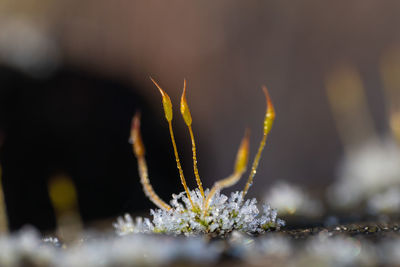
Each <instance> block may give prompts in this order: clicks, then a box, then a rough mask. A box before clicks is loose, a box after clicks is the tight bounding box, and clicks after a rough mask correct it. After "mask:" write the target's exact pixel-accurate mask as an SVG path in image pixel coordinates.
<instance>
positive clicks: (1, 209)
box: [0, 141, 8, 234]
mask: <svg viewBox="0 0 400 267" xmlns="http://www.w3.org/2000/svg"><path fill="white" fill-rule="evenodd" d="M0 142H1V141H0ZM0 148H1V143H0ZM1 177H2V169H1V166H0V183H1V180H2V178H1ZM7 230H8V226H7V214H6V205H5V203H4V192H3V187H2V186H1V184H0V234H2V233H6V232H7Z"/></svg>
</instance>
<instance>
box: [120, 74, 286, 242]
mask: <svg viewBox="0 0 400 267" xmlns="http://www.w3.org/2000/svg"><path fill="white" fill-rule="evenodd" d="M151 80H152V81H153V83H154V84H155V85H156V87H157V88H158V89H159V91H160V93H161V96H162V104H163V107H164V114H165V118H166V120H167V122H168V127H169V133H170V137H171V142H172V146H173V150H174V156H175V160H176V165H177V168H178V172H179V178H180V180H181V183H182V186H183V188H184V190H185V191H183V192H181V193H179V194H178V195H173V196H172V200H171V201H170V204H167V203H166V202H164V201H163V200H162V199H161V198H160V197H159V196H158V195H157V194H156V192H155V191H154V189H153V187H152V186H151V184H150V180H149V174H148V168H147V164H146V159H145V148H144V143H143V141H142V136H141V133H140V114H139V113H137V114H136V115H135V116H134V117H133V120H132V128H131V141H132V145H133V152H134V154H135V157H136V159H137V162H138V169H139V176H140V182H141V184H142V186H143V191H144V193H145V194H146V196H147V197H148V198H149V199H150V200H151V201H152V202H153V203H154V204H155V205H156V206H157V207H158V208H159V209H156V210H151V215H152V216H153V219H152V221H150V220H149V219H143V218H136V219H135V221H134V220H133V219H132V217H131V216H130V215H128V214H127V215H125V217H124V218H118V220H117V222H116V223H114V227H115V229H116V231H117V233H118V234H119V235H125V234H128V233H166V234H173V235H181V234H184V235H199V234H211V235H212V236H224V235H226V234H228V233H230V232H232V231H234V230H238V231H241V232H245V233H251V234H257V233H263V232H265V231H267V230H270V229H279V227H281V226H282V225H283V224H284V222H283V221H282V220H280V219H277V217H276V216H277V212H276V210H273V209H271V208H270V207H269V205H264V206H263V207H262V212H261V213H260V211H259V210H258V208H257V205H256V204H257V200H256V199H247V200H245V196H246V194H247V192H248V190H249V188H250V186H251V185H252V184H253V179H254V176H255V174H256V170H257V167H258V165H259V163H260V158H261V153H262V151H263V149H264V147H265V144H266V140H267V136H268V133H269V132H270V131H271V128H272V124H273V122H274V120H275V109H274V107H273V105H272V101H271V99H270V96H269V93H268V90H267V88H266V87H263V90H264V94H265V99H266V103H267V110H266V113H265V117H264V127H263V137H262V139H261V142H260V144H259V147H258V151H257V154H256V156H255V157H254V160H253V164H252V166H251V171H250V175H249V178H248V179H247V182H246V185H245V187H244V189H243V191H240V192H235V193H232V194H231V196H230V197H227V196H226V195H224V194H221V193H220V192H221V190H222V189H223V188H226V187H229V186H232V185H234V184H236V183H237V182H238V181H239V180H240V178H241V177H242V175H243V174H244V172H245V171H246V168H247V162H248V155H249V131H248V130H246V134H245V137H244V138H243V139H242V142H241V144H240V147H239V150H238V153H237V156H236V163H235V166H234V170H233V173H232V174H231V175H230V176H228V177H227V178H225V179H222V180H219V181H217V182H215V184H214V186H213V187H212V188H211V189H210V190H208V189H207V190H204V189H203V185H202V182H201V179H200V175H199V171H198V168H197V155H196V144H195V139H194V135H193V130H192V116H191V114H190V110H189V106H188V104H187V101H186V81H185V82H184V87H183V93H182V98H181V105H180V111H181V114H182V117H183V119H184V121H185V124H186V126H187V127H188V130H189V133H190V139H191V141H192V152H193V171H194V175H195V178H196V183H197V186H198V188H197V189H195V190H189V188H188V186H187V184H186V179H185V176H184V174H183V170H182V166H181V163H180V158H179V153H178V149H177V146H176V142H175V137H174V132H173V129H172V118H173V112H172V103H171V99H170V98H169V96H168V94H167V93H166V92H165V91H164V90H163V89H162V88H161V87H160V86H159V85H158V84H157V83H156V82H155V81H154V80H153V79H152V78H151Z"/></svg>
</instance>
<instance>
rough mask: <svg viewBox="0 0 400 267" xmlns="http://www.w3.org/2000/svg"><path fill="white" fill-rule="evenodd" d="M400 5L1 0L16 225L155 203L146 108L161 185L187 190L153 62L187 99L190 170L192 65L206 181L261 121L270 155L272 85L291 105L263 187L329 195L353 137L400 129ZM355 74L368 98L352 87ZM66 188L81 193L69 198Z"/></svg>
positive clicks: (279, 100)
mask: <svg viewBox="0 0 400 267" xmlns="http://www.w3.org/2000/svg"><path fill="white" fill-rule="evenodd" d="M399 10H400V2H398V1H389V0H388V1H371V0H363V1H361V0H360V1H346V2H342V1H330V2H325V1H324V2H322V1H307V0H304V1H232V0H223V1H201V2H188V1H183V0H182V1H178V0H176V1H175V0H174V1H168V2H166V1H127V0H116V1H105V0H98V1H76V0H68V1H40V2H38V1H33V0H29V1H28V0H23V1H13V0H1V1H0V65H1V68H0V81H1V83H0V131H1V140H2V141H1V143H2V147H1V148H0V149H1V164H2V168H3V177H2V183H3V190H4V196H5V203H6V207H7V210H8V217H9V221H8V224H9V227H10V229H18V228H19V227H21V226H22V225H23V224H26V223H30V224H34V225H35V226H37V227H39V228H40V229H43V230H48V229H52V228H54V227H55V225H56V217H57V216H55V215H54V214H57V213H58V212H61V213H62V212H63V209H64V208H63V207H64V206H66V207H70V208H71V207H72V208H71V209H77V210H78V211H79V212H78V213H79V214H80V215H79V216H80V217H82V220H83V222H84V223H85V224H86V223H90V222H92V221H93V220H98V219H104V218H114V217H115V216H117V215H120V214H122V213H124V212H127V211H129V212H139V211H142V210H146V209H147V208H148V207H152V205H151V203H150V201H148V200H147V199H146V198H145V196H144V194H143V193H142V190H141V185H140V183H139V178H138V175H137V167H136V161H135V159H134V157H133V154H132V153H131V147H130V144H129V143H128V138H129V130H130V120H131V117H132V115H133V114H134V112H135V111H136V110H138V109H140V110H141V111H142V115H143V117H142V120H143V125H142V126H143V128H142V131H143V136H144V142H145V145H146V147H147V150H148V151H147V159H148V161H149V169H150V170H149V172H150V178H151V181H152V183H153V184H154V187H155V189H156V191H157V192H159V194H160V195H161V196H162V197H163V198H164V199H165V200H167V199H169V196H170V195H171V194H172V193H177V192H180V191H182V188H181V186H180V184H179V180H178V179H179V178H178V174H177V171H176V169H175V163H174V159H173V154H172V148H171V145H170V141H169V136H168V128H167V123H166V122H165V120H164V115H163V111H162V107H161V98H160V95H159V93H158V92H157V90H156V89H155V87H154V86H153V85H152V83H151V81H150V80H149V75H151V76H152V77H154V78H155V79H156V80H157V81H158V82H159V83H160V85H161V86H162V87H163V88H164V89H165V90H166V91H167V92H168V94H169V95H170V96H171V99H172V102H173V104H174V105H175V120H174V121H173V123H174V127H175V130H176V131H177V143H178V148H179V150H180V154H181V158H182V161H183V165H184V169H185V171H186V176H187V180H189V181H190V182H189V184H191V185H194V178H193V174H192V167H191V166H192V161H191V148H190V139H189V134H188V132H187V130H186V129H185V125H184V123H183V120H182V119H181V117H180V114H179V113H178V107H179V100H180V94H181V91H182V86H183V79H184V78H186V79H187V81H188V91H187V99H188V102H189V105H190V108H191V112H192V116H193V130H194V134H195V137H196V140H197V145H198V159H199V163H198V164H199V168H200V175H201V177H202V179H203V184H204V185H205V187H211V186H212V184H213V182H214V181H215V180H217V179H220V178H223V177H225V176H227V175H229V174H230V173H231V171H232V168H233V163H234V159H235V154H236V150H237V147H238V146H239V143H240V140H241V138H242V136H243V133H244V129H245V128H246V127H249V128H250V129H251V155H254V154H255V152H256V149H257V145H258V142H259V140H260V139H261V135H262V122H263V117H264V112H265V100H264V97H263V94H262V91H261V85H263V84H265V85H267V87H268V88H269V91H270V94H271V96H272V99H273V102H274V104H275V107H276V112H277V119H276V123H275V125H274V128H273V131H272V132H271V134H270V136H269V139H268V144H267V147H266V150H265V151H264V154H263V159H262V162H261V164H260V167H259V170H258V172H257V176H256V178H255V185H256V186H254V187H252V188H251V190H250V192H249V193H250V196H256V195H263V194H264V193H265V192H266V190H267V189H268V187H269V186H270V185H271V184H272V183H273V182H274V181H277V180H281V179H284V180H286V181H289V182H294V183H297V184H300V185H302V186H303V187H305V188H307V189H308V191H309V192H310V193H311V194H313V195H314V196H316V197H321V194H323V192H325V190H326V188H327V187H328V186H329V185H330V184H331V183H332V182H333V181H334V179H335V177H336V176H337V167H338V164H339V162H340V160H341V158H342V157H343V155H344V153H345V150H346V149H347V148H346V147H349V146H351V145H352V144H353V142H354V143H357V142H358V141H360V140H364V139H368V138H369V137H370V136H369V135H376V134H377V135H382V136H385V135H387V134H389V133H390V131H391V130H390V127H389V125H390V124H389V120H390V117H391V116H390V115H391V112H392V110H394V109H395V108H394V109H393V108H392V107H396V105H397V104H396V103H397V102H395V101H394V102H393V103H394V104H393V103H389V102H390V101H388V99H392V98H393V97H391V96H393V95H396V92H398V91H397V89H398V88H397V89H393V90H392V91H391V93H390V95H389V96H388V94H387V93H385V92H388V91H385V90H384V87H385V85H384V84H385V83H384V79H383V75H382V60H384V59H385V58H386V59H387V58H389V59H391V58H392V57H395V56H394V55H397V54H396V51H397V47H398V44H400V32H399V30H398V29H399V26H400V16H399ZM338 73H339V74H338ZM343 73H344V74H343ZM343 77H347V78H343ZM343 79H344V80H345V81H344V82H343ZM346 79H348V80H350V82H348V83H347V85H348V84H349V83H350V85H354V83H355V84H356V86H355V87H358V88H361V89H360V90H361V93H360V94H361V95H362V96H361V97H356V100H354V98H351V96H352V95H354V94H353V93H352V88H353V87H352V86H350V87H346ZM337 85H344V86H337ZM335 86H336V87H335ZM327 87H328V89H329V92H330V93H328V94H327ZM332 88H333V89H332ZM336 88H339V89H340V88H341V89H342V90H339V89H337V90H336ZM343 88H344V89H343ZM397 95H398V93H397ZM349 99H350V100H349ZM352 99H353V100H354V102H351V101H353V100H352ZM357 99H358V100H359V99H364V100H363V101H364V102H363V104H360V105H355V106H356V107H357V111H354V110H352V109H351V108H346V105H344V107H343V106H339V107H338V106H335V104H334V103H336V102H337V101H339V102H340V101H343V103H346V102H345V101H346V100H348V101H350V102H348V103H350V104H349V105H350V106H351V107H353V106H354V105H353V104H354V103H358V102H357V101H358V100H357ZM364 104H365V105H364ZM389 105H391V107H389ZM360 106H361V107H360ZM341 118H345V119H346V120H345V122H344V123H340V122H338V121H341ZM364 127H366V128H368V130H366V131H364V129H366V128H364ZM346 129H348V130H346ZM351 129H356V130H355V131H352V130H351ZM52 181H56V184H60V183H61V184H64V187H62V186H61V188H62V189H61V190H60V192H61V193H57V192H58V191H57V190H56V189H57V186H56V189H54V190H56V191H55V192H56V193H53V194H51V193H50V194H49V193H48V192H49V188H50V189H51V188H52V186H49V184H50V185H51V183H52ZM71 181H72V182H71ZM71 183H72V185H71ZM243 185H244V181H242V182H241V183H239V184H238V185H236V186H235V187H234V189H236V190H239V189H241V188H242V187H243ZM65 188H70V191H71V192H73V193H66V195H67V196H70V195H74V194H76V196H77V203H75V201H74V200H73V199H74V197H71V199H68V197H66V198H67V199H66V200H65V199H64V198H63V197H61V198H62V200H57V196H59V195H63V194H64V193H65V190H67V189H65ZM228 190H231V189H228ZM50 191H51V190H50ZM67 191H68V190H67ZM75 191H76V192H75ZM63 192H64V193H63ZM68 192H69V191H68ZM57 201H59V202H60V201H61V204H60V205H61V207H59V208H54V203H58V202H57ZM63 201H64V202H66V204H65V203H64V202H63ZM51 203H53V204H51ZM63 203H64V204H63ZM52 205H53V206H52ZM63 205H64V206H63ZM65 209H69V208H65ZM60 210H61V211H60Z"/></svg>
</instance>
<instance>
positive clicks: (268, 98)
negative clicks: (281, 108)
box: [262, 85, 275, 114]
mask: <svg viewBox="0 0 400 267" xmlns="http://www.w3.org/2000/svg"><path fill="white" fill-rule="evenodd" d="M262 89H263V91H264V95H265V100H266V102H267V111H268V112H269V113H270V114H275V108H274V105H273V104H272V100H271V96H270V94H269V92H268V89H267V86H265V85H263V86H262Z"/></svg>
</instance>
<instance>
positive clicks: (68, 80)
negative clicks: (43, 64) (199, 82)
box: [0, 67, 176, 230]
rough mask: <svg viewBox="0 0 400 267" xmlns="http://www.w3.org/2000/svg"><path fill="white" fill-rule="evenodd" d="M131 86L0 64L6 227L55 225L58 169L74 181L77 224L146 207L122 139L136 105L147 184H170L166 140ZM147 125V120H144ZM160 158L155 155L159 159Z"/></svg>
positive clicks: (66, 71)
mask: <svg viewBox="0 0 400 267" xmlns="http://www.w3.org/2000/svg"><path fill="white" fill-rule="evenodd" d="M133 90H137V88H135V87H133V88H132V87H131V86H129V85H125V84H124V83H123V82H116V81H114V80H113V79H109V78H106V77H101V76H96V75H94V74H90V73H85V72H83V71H80V70H78V69H73V68H63V69H59V70H58V71H56V72H54V73H53V74H52V75H51V76H49V77H47V78H46V79H38V78H32V77H30V76H27V75H25V74H22V73H20V72H18V71H15V70H13V69H11V68H8V67H1V68H0V130H2V131H3V132H4V134H5V138H4V144H3V147H2V149H1V163H2V166H3V180H2V184H3V188H4V194H5V202H6V206H7V212H8V220H9V227H10V230H16V229H19V228H20V227H22V226H23V225H25V224H32V225H34V226H36V227H37V228H39V229H40V230H49V229H54V228H55V226H56V220H55V214H54V210H53V207H52V205H51V202H50V198H49V192H48V186H47V185H48V179H49V178H50V177H52V176H54V175H56V174H59V173H65V174H66V175H68V176H69V177H71V179H72V180H73V183H74V184H75V186H76V190H77V197H78V203H79V212H80V215H81V217H82V219H83V221H84V223H87V222H91V221H93V220H98V219H102V218H108V217H112V216H116V215H118V214H121V213H124V212H135V211H139V210H144V209H147V208H149V207H151V206H150V205H149V204H148V202H147V201H144V196H143V194H142V192H141V189H140V186H139V183H138V178H137V173H138V172H137V166H136V164H135V161H134V160H133V157H132V151H131V147H130V145H129V143H128V138H129V129H130V121H131V118H132V115H133V113H134V111H135V110H137V109H141V110H142V111H143V114H144V116H143V117H144V121H145V122H146V123H144V125H143V132H144V134H145V136H146V138H148V140H151V143H149V145H148V152H149V155H151V156H150V158H149V165H150V166H151V167H153V168H152V169H154V173H152V176H153V177H154V179H153V181H154V185H155V187H156V188H163V190H160V192H161V193H160V195H161V196H164V197H166V196H168V197H169V195H170V192H174V190H173V189H174V188H176V184H175V179H174V180H172V181H168V177H169V176H172V175H175V173H176V171H175V170H174V168H173V167H171V166H173V159H172V158H170V157H168V155H169V151H170V148H169V146H168V139H167V138H168V137H167V136H165V138H164V136H162V135H159V132H160V128H162V126H161V125H160V124H159V123H157V121H159V119H158V118H155V116H154V113H153V112H152V110H151V109H150V106H149V105H148V104H147V103H146V102H145V100H144V99H143V98H142V97H140V96H139V95H138V94H136V93H134V92H133ZM147 122H151V123H147ZM160 159H161V160H160Z"/></svg>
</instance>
